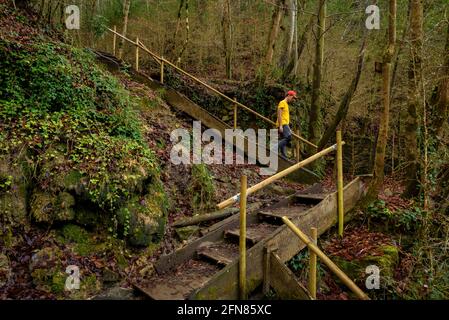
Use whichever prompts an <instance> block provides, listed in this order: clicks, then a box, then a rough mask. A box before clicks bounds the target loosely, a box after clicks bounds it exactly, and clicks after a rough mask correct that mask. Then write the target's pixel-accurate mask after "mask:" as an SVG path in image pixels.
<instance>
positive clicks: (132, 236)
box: [117, 183, 168, 246]
mask: <svg viewBox="0 0 449 320" xmlns="http://www.w3.org/2000/svg"><path fill="white" fill-rule="evenodd" d="M148 189H149V191H148V193H147V194H146V195H145V196H135V197H133V198H131V199H130V200H128V201H127V202H125V203H124V205H123V206H122V207H121V208H120V209H119V210H118V211H117V220H118V222H119V224H120V225H121V226H122V228H123V234H124V236H126V237H127V239H128V241H129V242H130V243H131V244H132V245H135V246H148V245H149V244H150V243H152V242H157V241H159V240H160V239H161V238H162V236H163V234H164V230H165V225H166V220H167V207H168V205H167V197H166V194H165V192H164V191H163V189H162V186H161V184H160V183H153V184H151V185H150V186H149V188H148Z"/></svg>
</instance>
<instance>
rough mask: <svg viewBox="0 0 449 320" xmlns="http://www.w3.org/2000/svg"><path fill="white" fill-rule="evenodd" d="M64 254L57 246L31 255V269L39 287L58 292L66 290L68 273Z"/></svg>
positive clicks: (35, 283) (35, 282)
mask: <svg viewBox="0 0 449 320" xmlns="http://www.w3.org/2000/svg"><path fill="white" fill-rule="evenodd" d="M62 255H63V253H62V251H61V250H60V249H59V248H57V247H45V248H43V249H41V250H39V251H38V252H36V253H35V254H34V255H33V256H32V257H31V262H30V265H29V269H30V273H31V277H32V278H33V284H34V285H35V286H36V287H37V288H38V289H40V290H44V291H48V292H53V293H56V294H57V293H61V292H62V291H63V290H64V284H65V279H66V278H67V274H65V273H64V268H63V266H62V262H61V258H62Z"/></svg>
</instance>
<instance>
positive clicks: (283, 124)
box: [276, 90, 296, 159]
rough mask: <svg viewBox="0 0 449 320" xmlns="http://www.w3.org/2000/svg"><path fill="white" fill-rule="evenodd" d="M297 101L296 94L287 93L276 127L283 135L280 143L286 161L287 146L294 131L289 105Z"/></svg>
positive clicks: (291, 91) (280, 104) (280, 108)
mask: <svg viewBox="0 0 449 320" xmlns="http://www.w3.org/2000/svg"><path fill="white" fill-rule="evenodd" d="M294 99H296V92H295V91H293V90H290V91H289V92H287V96H286V97H285V99H284V100H282V101H281V102H279V105H278V111H277V121H276V127H277V128H278V130H279V133H280V134H281V140H280V141H279V149H280V150H281V156H282V157H283V158H285V159H288V157H287V153H286V151H287V145H288V143H289V142H290V141H291V139H292V131H291V129H290V112H289V110H288V104H289V103H290V102H292V101H294Z"/></svg>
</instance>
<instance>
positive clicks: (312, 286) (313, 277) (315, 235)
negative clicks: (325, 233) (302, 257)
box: [309, 228, 318, 299]
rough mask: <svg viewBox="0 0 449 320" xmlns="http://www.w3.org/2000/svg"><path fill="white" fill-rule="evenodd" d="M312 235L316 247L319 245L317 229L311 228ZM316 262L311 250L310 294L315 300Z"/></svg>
mask: <svg viewBox="0 0 449 320" xmlns="http://www.w3.org/2000/svg"><path fill="white" fill-rule="evenodd" d="M310 235H311V238H312V240H313V242H314V243H315V245H317V244H318V232H317V228H311V229H310ZM316 260H317V259H316V254H315V253H314V252H313V251H312V250H311V249H310V248H309V292H310V295H311V296H312V298H313V299H316V263H317V261H316Z"/></svg>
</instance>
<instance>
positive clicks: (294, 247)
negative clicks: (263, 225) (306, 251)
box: [189, 177, 366, 300]
mask: <svg viewBox="0 0 449 320" xmlns="http://www.w3.org/2000/svg"><path fill="white" fill-rule="evenodd" d="M365 192H366V181H365V179H362V178H360V177H358V178H356V179H355V180H353V181H352V182H351V183H349V184H348V185H347V186H346V187H345V188H344V196H345V211H347V212H349V211H350V210H351V209H353V208H354V206H355V204H356V202H357V201H358V200H359V199H360V197H361V196H362V195H363V194H364V193H365ZM347 217H348V219H350V217H351V216H350V215H347ZM292 221H293V222H294V223H295V224H296V225H297V226H299V227H300V228H302V230H304V231H305V232H310V227H313V226H316V227H317V228H318V233H319V234H322V233H323V232H324V231H326V230H327V229H329V228H330V227H331V226H333V225H334V224H335V223H336V221H337V203H336V193H333V194H330V195H328V196H327V197H326V198H325V199H324V200H323V201H321V202H320V203H319V204H318V205H317V206H315V207H313V208H311V209H310V210H308V211H307V214H306V215H302V216H300V217H298V218H296V219H294V220H292ZM265 246H270V247H278V248H279V249H278V251H277V254H278V256H279V258H280V260H281V261H282V262H283V263H285V262H286V261H288V260H290V259H291V258H292V257H293V256H294V255H296V254H297V253H298V252H299V251H300V250H302V249H303V248H304V247H305V245H304V243H302V242H301V241H300V240H299V239H298V238H297V237H296V236H294V235H293V234H292V232H291V231H290V230H289V229H288V227H287V226H285V225H284V226H281V227H279V228H278V229H277V230H276V231H275V232H273V234H272V235H271V236H270V237H269V238H267V239H264V240H263V241H260V242H258V243H257V244H256V245H255V246H253V247H252V248H250V249H249V250H248V252H247V255H248V256H247V272H248V283H247V288H248V292H251V291H253V290H254V289H256V288H257V287H258V286H259V285H260V284H261V283H262V281H263V269H264V268H263V265H264V247H265ZM237 284H238V260H235V261H233V262H232V263H231V264H229V265H227V266H226V267H225V268H224V269H222V270H221V271H219V272H218V273H217V274H216V275H215V276H214V277H213V278H212V279H210V280H209V281H208V282H207V283H206V284H205V285H204V286H203V287H202V288H200V289H198V290H195V291H194V292H193V293H192V294H191V295H190V296H189V299H230V300H232V299H238V286H237Z"/></svg>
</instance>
